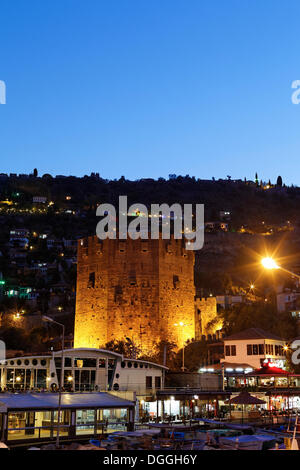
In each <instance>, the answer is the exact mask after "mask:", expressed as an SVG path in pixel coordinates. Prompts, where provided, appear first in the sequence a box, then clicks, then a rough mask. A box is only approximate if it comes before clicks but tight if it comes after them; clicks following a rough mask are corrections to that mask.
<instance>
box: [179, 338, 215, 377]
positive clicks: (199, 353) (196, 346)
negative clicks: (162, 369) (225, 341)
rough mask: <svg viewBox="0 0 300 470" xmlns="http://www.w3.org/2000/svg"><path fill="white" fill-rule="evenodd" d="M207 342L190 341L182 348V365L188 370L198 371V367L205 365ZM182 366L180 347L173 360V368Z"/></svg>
mask: <svg viewBox="0 0 300 470" xmlns="http://www.w3.org/2000/svg"><path fill="white" fill-rule="evenodd" d="M207 361H208V343H207V342H206V341H203V340H202V341H190V342H188V343H187V344H186V346H185V348H184V367H185V369H186V370H188V371H190V372H198V370H199V369H200V367H203V366H205V365H207ZM181 368H182V349H180V350H179V351H178V352H177V354H176V357H175V359H174V361H173V369H175V370H181Z"/></svg>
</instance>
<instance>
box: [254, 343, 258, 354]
mask: <svg viewBox="0 0 300 470" xmlns="http://www.w3.org/2000/svg"><path fill="white" fill-rule="evenodd" d="M253 355H254V356H257V355H258V344H253Z"/></svg>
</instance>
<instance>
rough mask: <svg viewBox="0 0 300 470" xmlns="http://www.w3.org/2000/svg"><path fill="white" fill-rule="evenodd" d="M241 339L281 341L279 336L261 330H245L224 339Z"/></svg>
mask: <svg viewBox="0 0 300 470" xmlns="http://www.w3.org/2000/svg"><path fill="white" fill-rule="evenodd" d="M243 339H275V340H277V341H283V339H282V338H280V337H279V336H276V335H274V334H273V333H270V332H268V331H265V330H263V329H262V328H248V329H247V330H244V331H240V332H239V333H235V334H233V335H230V336H227V337H226V338H224V340H225V341H227V340H230V341H231V340H243Z"/></svg>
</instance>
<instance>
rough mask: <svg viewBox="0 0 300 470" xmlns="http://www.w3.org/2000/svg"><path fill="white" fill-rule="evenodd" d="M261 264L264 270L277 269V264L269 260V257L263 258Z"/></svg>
mask: <svg viewBox="0 0 300 470" xmlns="http://www.w3.org/2000/svg"><path fill="white" fill-rule="evenodd" d="M261 264H262V265H263V267H264V268H265V269H279V266H278V264H277V263H276V261H275V260H274V259H273V258H269V257H267V258H263V259H262V260H261Z"/></svg>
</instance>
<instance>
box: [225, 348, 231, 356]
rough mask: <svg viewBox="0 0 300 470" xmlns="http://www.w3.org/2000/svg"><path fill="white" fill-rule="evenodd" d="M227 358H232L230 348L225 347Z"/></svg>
mask: <svg viewBox="0 0 300 470" xmlns="http://www.w3.org/2000/svg"><path fill="white" fill-rule="evenodd" d="M225 356H230V346H225Z"/></svg>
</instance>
